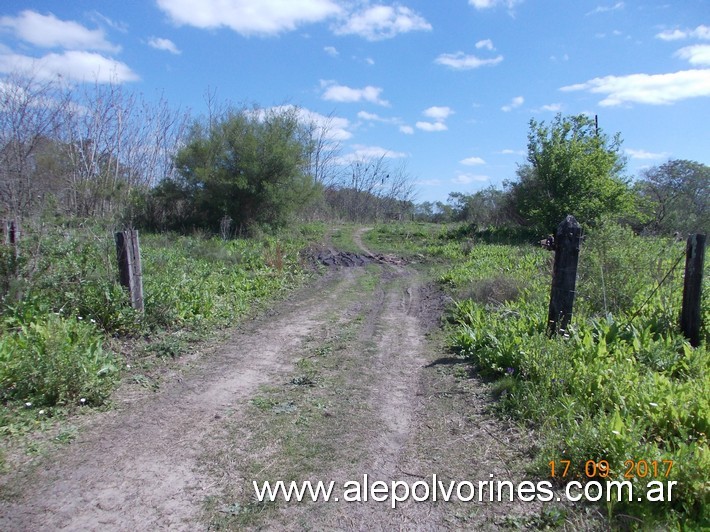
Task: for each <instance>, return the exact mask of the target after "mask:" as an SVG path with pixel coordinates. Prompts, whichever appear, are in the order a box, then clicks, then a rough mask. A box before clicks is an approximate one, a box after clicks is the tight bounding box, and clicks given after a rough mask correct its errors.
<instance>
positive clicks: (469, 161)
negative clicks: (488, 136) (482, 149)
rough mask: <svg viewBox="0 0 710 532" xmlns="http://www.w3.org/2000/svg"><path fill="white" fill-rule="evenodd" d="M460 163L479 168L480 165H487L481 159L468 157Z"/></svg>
mask: <svg viewBox="0 0 710 532" xmlns="http://www.w3.org/2000/svg"><path fill="white" fill-rule="evenodd" d="M459 162H460V163H461V164H463V165H466V166H477V165H480V164H486V161H484V160H483V159H481V158H480V157H467V158H466V159H463V160H461V161H459Z"/></svg>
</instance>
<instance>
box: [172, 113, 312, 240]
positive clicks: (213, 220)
mask: <svg viewBox="0 0 710 532" xmlns="http://www.w3.org/2000/svg"><path fill="white" fill-rule="evenodd" d="M311 149H312V146H311V142H310V136H309V134H308V131H307V130H306V129H305V128H304V127H303V126H302V125H301V123H300V122H299V120H298V116H297V113H296V112H295V110H291V109H279V110H270V111H264V110H260V109H240V110H229V111H227V112H226V113H225V114H224V115H223V116H221V117H219V118H216V119H213V120H212V122H211V123H210V124H204V123H196V124H195V125H194V126H193V128H192V130H191V132H190V135H189V137H188V141H187V143H186V145H185V146H184V147H183V148H182V149H181V150H180V151H179V152H178V154H177V156H176V157H175V164H176V168H177V171H178V173H179V175H180V183H179V184H180V185H181V188H182V189H183V191H184V193H185V194H186V196H187V197H188V198H189V200H190V202H191V205H192V223H193V224H194V225H197V226H201V227H206V228H214V229H216V228H218V227H219V224H220V220H221V219H223V218H224V217H229V218H231V219H232V220H233V221H234V223H235V227H236V228H237V229H238V230H240V231H241V230H244V229H247V228H248V227H249V226H251V225H252V224H261V225H267V226H271V227H278V226H282V225H284V224H285V223H286V222H287V221H288V220H289V217H290V216H291V215H292V214H294V213H295V212H296V211H297V210H298V209H299V208H301V207H302V206H303V205H304V204H305V203H307V202H308V200H309V199H311V198H312V197H313V195H314V194H315V193H316V192H317V190H318V187H317V186H316V183H315V182H314V179H313V177H312V176H311V175H310V174H309V173H308V172H307V170H306V168H307V164H308V155H309V153H310V150H311Z"/></svg>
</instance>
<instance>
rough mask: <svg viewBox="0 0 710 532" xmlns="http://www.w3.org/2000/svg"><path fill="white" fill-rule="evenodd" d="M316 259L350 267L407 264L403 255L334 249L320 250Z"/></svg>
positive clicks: (320, 262) (329, 263)
mask: <svg viewBox="0 0 710 532" xmlns="http://www.w3.org/2000/svg"><path fill="white" fill-rule="evenodd" d="M315 258H316V261H317V262H318V263H319V264H323V265H324V266H330V267H335V266H345V267H346V268H350V267H353V266H365V265H366V264H373V263H376V264H394V265H396V266H403V265H404V264H406V262H405V260H404V259H403V258H401V257H395V256H393V255H382V254H360V253H351V252H349V251H333V250H330V249H326V250H322V251H319V252H318V253H317V254H316V257H315Z"/></svg>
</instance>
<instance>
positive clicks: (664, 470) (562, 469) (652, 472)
mask: <svg viewBox="0 0 710 532" xmlns="http://www.w3.org/2000/svg"><path fill="white" fill-rule="evenodd" d="M673 464H674V462H673V460H644V459H641V460H624V464H623V468H622V471H621V472H622V473H623V477H624V478H626V479H634V478H658V477H664V478H668V476H669V475H670V474H671V470H672V469H673ZM547 465H548V466H549V467H550V476H551V477H552V478H559V479H565V478H580V477H586V478H590V479H591V478H608V477H610V476H614V475H613V471H612V469H611V466H610V465H609V462H608V461H607V460H587V461H586V462H584V463H583V464H575V463H574V462H572V460H565V459H560V460H550V461H549V462H548V464H547Z"/></svg>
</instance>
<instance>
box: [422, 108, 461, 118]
mask: <svg viewBox="0 0 710 532" xmlns="http://www.w3.org/2000/svg"><path fill="white" fill-rule="evenodd" d="M422 114H423V115H424V116H426V117H428V118H433V119H434V120H439V121H443V120H446V119H447V118H449V117H450V116H451V115H452V114H454V110H453V109H451V107H446V106H437V105H435V106H433V107H429V108H428V109H425V110H424V112H423V113H422Z"/></svg>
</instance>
